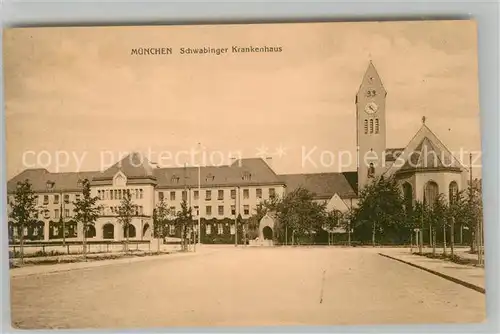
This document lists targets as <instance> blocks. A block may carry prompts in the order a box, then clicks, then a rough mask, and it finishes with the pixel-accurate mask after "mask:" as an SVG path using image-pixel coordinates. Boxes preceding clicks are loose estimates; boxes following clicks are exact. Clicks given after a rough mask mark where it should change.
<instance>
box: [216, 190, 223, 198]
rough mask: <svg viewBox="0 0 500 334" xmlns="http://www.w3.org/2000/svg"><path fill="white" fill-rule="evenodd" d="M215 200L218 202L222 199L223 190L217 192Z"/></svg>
mask: <svg viewBox="0 0 500 334" xmlns="http://www.w3.org/2000/svg"><path fill="white" fill-rule="evenodd" d="M217 199H218V200H222V199H224V190H219V191H217Z"/></svg>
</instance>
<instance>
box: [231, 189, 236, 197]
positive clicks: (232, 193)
mask: <svg viewBox="0 0 500 334" xmlns="http://www.w3.org/2000/svg"><path fill="white" fill-rule="evenodd" d="M231 199H236V189H231Z"/></svg>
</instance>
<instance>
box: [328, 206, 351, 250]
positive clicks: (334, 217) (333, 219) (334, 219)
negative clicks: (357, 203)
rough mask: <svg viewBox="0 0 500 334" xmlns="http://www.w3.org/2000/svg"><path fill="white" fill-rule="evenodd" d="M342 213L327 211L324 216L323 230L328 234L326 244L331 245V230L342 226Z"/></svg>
mask: <svg viewBox="0 0 500 334" xmlns="http://www.w3.org/2000/svg"><path fill="white" fill-rule="evenodd" d="M343 216H344V215H343V213H342V211H340V210H332V211H328V212H326V214H325V222H324V224H323V229H324V230H326V231H327V232H328V244H329V245H330V244H332V243H333V240H332V239H333V230H334V229H336V228H339V227H344V226H343V223H342V221H343V219H344V217H343ZM346 231H347V229H346Z"/></svg>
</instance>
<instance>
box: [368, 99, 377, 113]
mask: <svg viewBox="0 0 500 334" xmlns="http://www.w3.org/2000/svg"><path fill="white" fill-rule="evenodd" d="M377 110H378V106H377V104H376V103H375V102H369V103H367V104H366V106H365V111H366V113H368V114H374V113H376V112H377Z"/></svg>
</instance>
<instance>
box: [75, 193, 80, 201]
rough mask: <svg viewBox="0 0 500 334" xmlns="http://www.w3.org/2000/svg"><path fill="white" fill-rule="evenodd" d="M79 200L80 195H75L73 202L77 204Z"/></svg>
mask: <svg viewBox="0 0 500 334" xmlns="http://www.w3.org/2000/svg"><path fill="white" fill-rule="evenodd" d="M79 200H80V194H76V195H75V201H77V202H78V201H79Z"/></svg>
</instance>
